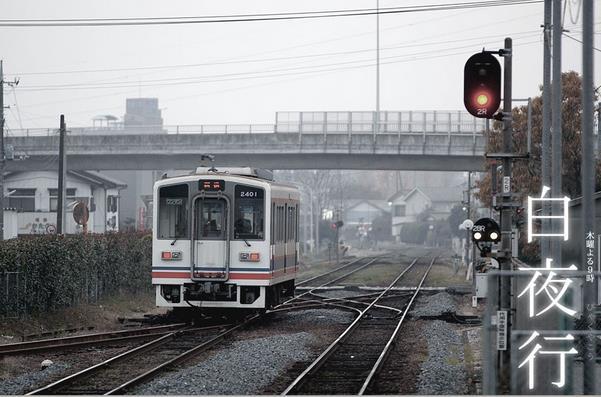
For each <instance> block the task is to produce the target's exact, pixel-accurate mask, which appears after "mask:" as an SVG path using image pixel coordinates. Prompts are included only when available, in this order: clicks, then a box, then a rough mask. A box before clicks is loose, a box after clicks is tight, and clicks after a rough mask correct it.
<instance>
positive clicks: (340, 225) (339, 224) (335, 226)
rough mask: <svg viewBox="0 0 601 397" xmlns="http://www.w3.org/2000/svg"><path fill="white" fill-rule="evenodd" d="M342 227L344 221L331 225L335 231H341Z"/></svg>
mask: <svg viewBox="0 0 601 397" xmlns="http://www.w3.org/2000/svg"><path fill="white" fill-rule="evenodd" d="M342 226H344V222H343V221H337V222H332V225H331V227H332V229H333V230H336V229H340V228H341V227H342Z"/></svg>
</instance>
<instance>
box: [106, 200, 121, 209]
mask: <svg viewBox="0 0 601 397" xmlns="http://www.w3.org/2000/svg"><path fill="white" fill-rule="evenodd" d="M118 198H119V196H108V197H107V198H106V211H107V212H117V209H118V202H119V200H118Z"/></svg>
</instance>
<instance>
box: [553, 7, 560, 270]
mask: <svg viewBox="0 0 601 397" xmlns="http://www.w3.org/2000/svg"><path fill="white" fill-rule="evenodd" d="M561 34H562V26H561V0H553V99H552V101H553V102H552V103H553V105H552V110H551V113H552V129H553V135H552V137H551V147H552V159H551V164H552V165H551V168H552V170H551V171H552V172H551V195H552V197H561V196H562V194H561V192H562V188H561V169H562V166H561V163H562V155H561V153H562V151H561V147H562V142H561V96H562V87H561ZM552 212H553V215H559V214H558V213H557V208H552ZM556 226H557V225H556ZM551 256H552V258H553V263H555V265H556V266H560V264H561V245H560V241H559V240H557V239H553V240H552V241H551Z"/></svg>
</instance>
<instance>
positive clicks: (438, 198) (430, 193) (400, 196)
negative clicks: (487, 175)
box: [388, 187, 461, 237]
mask: <svg viewBox="0 0 601 397" xmlns="http://www.w3.org/2000/svg"><path fill="white" fill-rule="evenodd" d="M388 202H389V203H390V207H391V209H392V235H393V236H395V237H397V236H400V234H401V229H402V227H403V225H404V224H407V223H413V222H416V221H417V216H418V215H419V214H421V213H422V212H424V211H425V210H426V209H430V216H431V217H432V218H434V219H435V220H444V219H446V218H447V217H448V216H449V215H450V213H451V208H453V206H455V205H456V204H458V203H461V190H460V189H459V190H458V189H451V188H438V189H437V188H423V187H416V188H413V189H411V190H409V191H404V192H397V193H395V194H394V195H393V196H392V197H390V198H389V199H388Z"/></svg>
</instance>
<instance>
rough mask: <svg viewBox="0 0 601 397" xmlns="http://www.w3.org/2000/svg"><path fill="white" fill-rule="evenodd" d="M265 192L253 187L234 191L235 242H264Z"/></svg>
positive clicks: (238, 188)
mask: <svg viewBox="0 0 601 397" xmlns="http://www.w3.org/2000/svg"><path fill="white" fill-rule="evenodd" d="M264 219H265V191H264V190H263V189H261V188H256V187H252V186H244V185H236V188H235V189H234V240H263V239H264V238H265V233H264V228H263V227H264V226H263V223H264Z"/></svg>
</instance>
